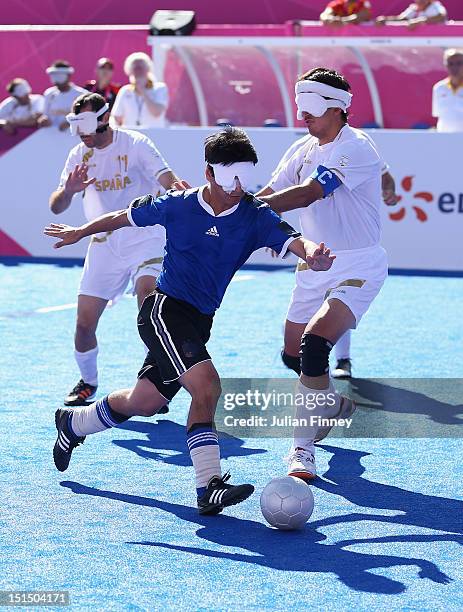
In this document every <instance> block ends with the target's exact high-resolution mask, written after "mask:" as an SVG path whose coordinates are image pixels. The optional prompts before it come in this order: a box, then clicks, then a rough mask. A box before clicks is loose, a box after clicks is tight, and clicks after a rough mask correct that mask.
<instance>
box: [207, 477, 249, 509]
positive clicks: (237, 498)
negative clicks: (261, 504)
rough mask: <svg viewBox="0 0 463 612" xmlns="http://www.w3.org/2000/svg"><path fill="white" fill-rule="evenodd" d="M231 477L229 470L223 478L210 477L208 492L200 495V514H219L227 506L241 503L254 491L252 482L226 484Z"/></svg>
mask: <svg viewBox="0 0 463 612" xmlns="http://www.w3.org/2000/svg"><path fill="white" fill-rule="evenodd" d="M229 478H230V472H227V473H226V474H224V475H223V476H222V478H219V477H218V476H214V477H213V478H211V479H210V481H209V482H208V485H207V489H206V492H205V493H204V495H203V496H202V497H198V511H199V514H210V515H214V514H219V512H222V510H223V509H224V508H226V507H227V506H234V505H235V504H239V503H240V502H242V501H244V500H245V499H247V498H248V497H249V496H250V495H252V493H254V487H253V486H252V485H250V484H242V485H229V484H225V483H226V482H227V480H229Z"/></svg>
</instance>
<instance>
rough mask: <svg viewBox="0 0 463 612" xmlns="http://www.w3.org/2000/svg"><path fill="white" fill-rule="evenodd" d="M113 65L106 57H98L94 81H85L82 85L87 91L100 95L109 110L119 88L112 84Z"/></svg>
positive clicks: (117, 85) (116, 84)
mask: <svg viewBox="0 0 463 612" xmlns="http://www.w3.org/2000/svg"><path fill="white" fill-rule="evenodd" d="M113 70H114V64H113V62H112V61H111V60H110V59H109V58H107V57H100V59H99V60H98V61H97V63H96V71H95V72H96V80H95V79H93V80H91V81H87V82H86V83H85V85H84V87H85V89H86V90H87V91H91V92H92V93H97V94H100V96H103V98H105V100H106V102H107V103H108V104H109V110H111V109H112V107H113V105H114V101H115V99H116V96H117V92H118V91H119V89H120V88H121V86H120V85H119V84H118V83H113V82H112V80H113Z"/></svg>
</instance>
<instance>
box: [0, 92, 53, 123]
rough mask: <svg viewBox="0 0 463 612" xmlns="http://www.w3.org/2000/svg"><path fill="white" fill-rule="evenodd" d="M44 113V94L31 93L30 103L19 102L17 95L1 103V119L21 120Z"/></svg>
mask: <svg viewBox="0 0 463 612" xmlns="http://www.w3.org/2000/svg"><path fill="white" fill-rule="evenodd" d="M42 113H43V96H40V95H38V94H30V95H29V103H28V104H19V102H18V101H17V100H16V98H15V97H13V96H10V97H9V98H6V100H3V102H1V103H0V119H7V120H8V121H13V122H21V121H27V119H31V118H32V117H33V116H34V115H40V114H42Z"/></svg>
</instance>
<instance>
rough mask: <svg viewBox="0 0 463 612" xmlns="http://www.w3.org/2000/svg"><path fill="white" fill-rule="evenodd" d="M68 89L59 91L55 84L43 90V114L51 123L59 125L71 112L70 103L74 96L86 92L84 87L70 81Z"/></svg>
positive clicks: (76, 96)
mask: <svg viewBox="0 0 463 612" xmlns="http://www.w3.org/2000/svg"><path fill="white" fill-rule="evenodd" d="M70 85H71V88H70V89H69V90H68V91H60V90H59V89H58V88H57V87H56V85H53V87H49V88H48V89H46V90H45V91H44V94H43V97H44V98H45V108H44V111H43V112H44V114H45V115H47V117H48V118H49V119H50V121H51V123H52V125H55V126H59V125H60V124H61V123H63V121H64V120H65V119H66V115H68V114H69V113H70V112H71V109H72V104H73V102H74V100H75V99H76V98H78V97H79V96H81V95H82V94H86V93H88V91H87V90H86V89H83V88H82V87H79V86H78V85H74V83H71V84H70Z"/></svg>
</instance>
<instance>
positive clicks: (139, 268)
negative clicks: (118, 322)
mask: <svg viewBox="0 0 463 612" xmlns="http://www.w3.org/2000/svg"><path fill="white" fill-rule="evenodd" d="M163 247H164V243H163V242H162V244H161V242H160V241H157V240H152V239H150V240H145V241H142V242H139V243H138V244H131V245H129V246H128V248H127V255H126V256H124V257H122V256H121V255H118V254H117V253H116V252H115V251H114V249H113V248H111V243H110V241H109V240H108V239H107V236H104V235H103V236H101V235H98V236H93V237H92V240H91V242H90V245H89V247H88V251H87V256H86V257H85V263H84V270H83V272H82V277H81V279H80V285H79V290H78V295H90V296H92V297H98V298H101V299H103V300H108V301H109V300H113V301H114V300H116V299H117V298H118V297H119V296H121V295H122V294H123V293H124V291H125V290H126V289H127V286H128V284H129V282H130V281H131V282H132V293H134V291H135V283H136V282H137V280H138V279H139V278H140V277H141V276H153V277H156V278H157V277H158V276H159V273H160V271H161V267H162V253H163Z"/></svg>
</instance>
